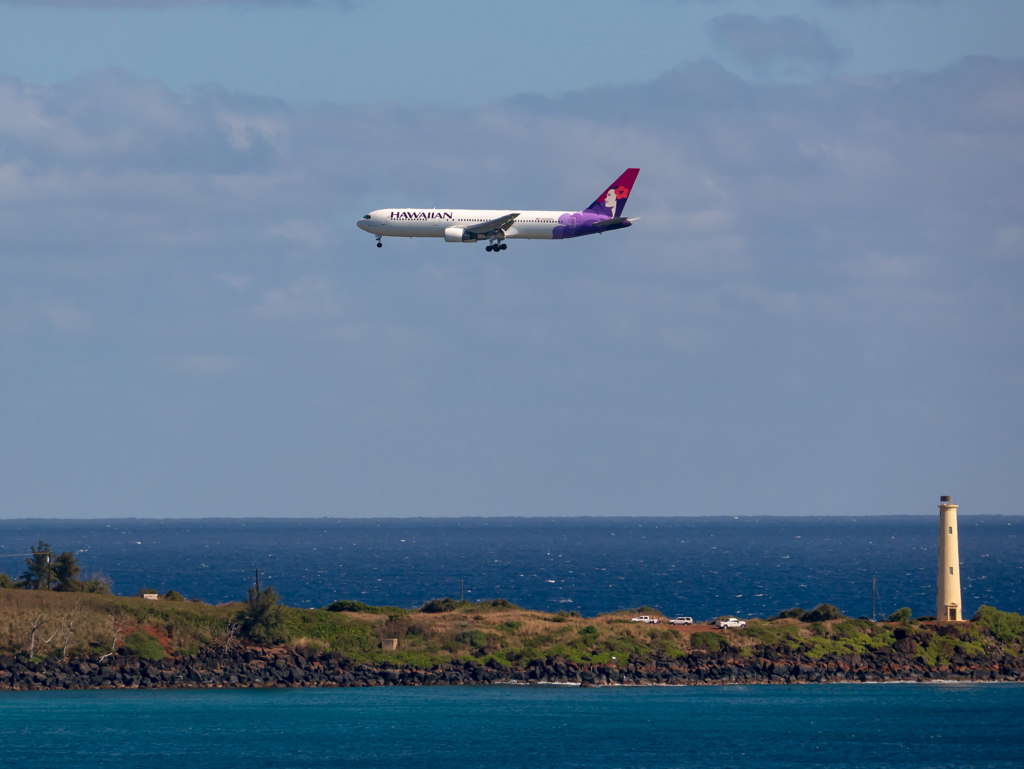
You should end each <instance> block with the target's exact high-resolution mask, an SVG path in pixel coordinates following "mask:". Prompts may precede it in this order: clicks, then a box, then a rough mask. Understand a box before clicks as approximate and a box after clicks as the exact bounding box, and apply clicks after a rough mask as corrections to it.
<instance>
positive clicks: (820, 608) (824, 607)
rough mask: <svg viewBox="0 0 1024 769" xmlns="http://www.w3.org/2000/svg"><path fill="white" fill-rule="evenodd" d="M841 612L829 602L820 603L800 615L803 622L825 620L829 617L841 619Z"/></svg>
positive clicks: (829, 618)
mask: <svg viewBox="0 0 1024 769" xmlns="http://www.w3.org/2000/svg"><path fill="white" fill-rule="evenodd" d="M843 616H844V615H843V613H842V612H841V611H839V609H837V608H836V607H835V606H833V605H832V604H830V603H820V604H818V605H817V606H815V607H814V609H812V610H811V611H809V612H806V613H805V614H804V616H803V617H802V619H803V621H804V622H825V621H827V620H831V619H842V618H843Z"/></svg>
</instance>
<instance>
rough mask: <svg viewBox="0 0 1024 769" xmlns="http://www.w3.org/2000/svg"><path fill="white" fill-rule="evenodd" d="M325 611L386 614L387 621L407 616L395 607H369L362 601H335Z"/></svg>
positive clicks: (406, 612)
mask: <svg viewBox="0 0 1024 769" xmlns="http://www.w3.org/2000/svg"><path fill="white" fill-rule="evenodd" d="M327 611H334V612H339V611H345V612H350V613H354V614H359V613H362V614H386V615H388V618H389V619H398V618H399V617H404V616H405V615H406V614H408V613H409V612H408V610H406V609H400V608H399V607H397V606H370V605H369V604H365V603H363V602H362V601H346V600H340V601H335V602H334V603H332V604H331V605H330V606H328V607H327Z"/></svg>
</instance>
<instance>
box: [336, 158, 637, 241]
mask: <svg viewBox="0 0 1024 769" xmlns="http://www.w3.org/2000/svg"><path fill="white" fill-rule="evenodd" d="M639 173H640V169H639V168H629V169H627V170H626V172H625V173H624V174H622V176H620V177H619V178H618V179H616V180H615V181H614V182H612V183H611V185H610V186H609V187H606V188H605V191H604V192H602V193H601V194H600V195H598V196H597V200H595V201H594V202H593V203H591V204H590V206H589V207H588V208H586V209H584V210H583V211H576V212H573V211H476V210H471V209H452V208H445V209H442V208H380V209H378V210H376V211H371V212H370V213H368V214H366V216H364V217H363V218H362V219H360V220H359V221H358V222H356V225H357V226H358V227H359V229H361V230H364V231H365V232H369V233H371V234H372V235H376V236H377V248H381V247H382V246H383V245H384V244H383V243H382V242H381V238H383V237H385V236H387V237H396V238H444V239H445V242H447V243H478V242H480V241H482V240H486V241H488V245H487V248H486V249H485V250H486V251H504V250H505V249H507V248H508V244H507V243H505V242H504V241H505V240H507V239H513V238H521V239H526V240H563V239H565V238H578V237H582V236H583V235H594V234H595V233H596V234H603V233H605V232H611V231H612V230H621V229H623V228H625V227H629V226H631V225H632V224H633V222H634V221H636V219H627V218H626V217H625V216H623V215H622V209H623V208H625V207H626V200H628V199H629V193H630V192H631V191H632V189H633V183H634V182H635V181H636V177H637V174H639Z"/></svg>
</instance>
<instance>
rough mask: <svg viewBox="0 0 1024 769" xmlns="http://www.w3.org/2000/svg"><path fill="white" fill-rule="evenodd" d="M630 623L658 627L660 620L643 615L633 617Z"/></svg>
mask: <svg viewBox="0 0 1024 769" xmlns="http://www.w3.org/2000/svg"><path fill="white" fill-rule="evenodd" d="M630 622H643V623H644V624H645V625H657V624H658V618H657V617H649V616H648V615H646V614H641V615H640V616H639V617H633V619H631V620H630Z"/></svg>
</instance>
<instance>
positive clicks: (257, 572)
mask: <svg viewBox="0 0 1024 769" xmlns="http://www.w3.org/2000/svg"><path fill="white" fill-rule="evenodd" d="M253 568H255V569H256V594H257V595H259V592H260V567H259V566H255V567H253Z"/></svg>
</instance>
